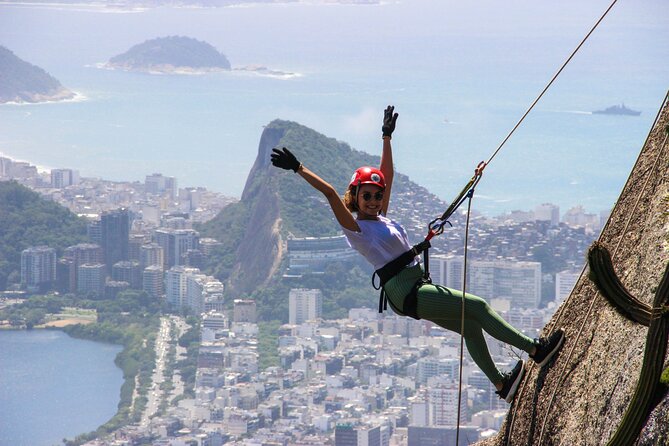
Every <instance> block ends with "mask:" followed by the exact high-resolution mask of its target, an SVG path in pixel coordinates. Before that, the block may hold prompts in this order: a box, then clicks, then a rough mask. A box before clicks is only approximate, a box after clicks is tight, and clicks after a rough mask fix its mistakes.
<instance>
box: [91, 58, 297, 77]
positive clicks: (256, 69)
mask: <svg viewBox="0 0 669 446" xmlns="http://www.w3.org/2000/svg"><path fill="white" fill-rule="evenodd" d="M90 66H92V67H94V68H98V69H100V70H108V71H123V72H126V73H142V74H149V75H154V76H170V75H172V76H204V75H207V74H237V73H244V74H246V73H248V74H254V75H256V76H260V77H268V78H271V79H280V80H287V79H296V78H300V77H304V74H302V73H297V72H292V71H281V70H274V69H271V68H267V67H266V66H264V65H246V66H243V67H232V68H229V69H228V68H217V67H211V68H191V67H175V66H173V65H164V66H163V65H161V66H149V67H146V68H133V67H129V66H126V65H120V64H110V63H109V62H98V63H96V64H93V65H90Z"/></svg>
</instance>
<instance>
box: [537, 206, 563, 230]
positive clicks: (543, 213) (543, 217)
mask: <svg viewBox="0 0 669 446" xmlns="http://www.w3.org/2000/svg"><path fill="white" fill-rule="evenodd" d="M534 219H535V220H539V221H550V222H551V226H558V225H559V224H560V206H556V205H554V204H551V203H543V204H540V205H539V206H537V207H535V208H534Z"/></svg>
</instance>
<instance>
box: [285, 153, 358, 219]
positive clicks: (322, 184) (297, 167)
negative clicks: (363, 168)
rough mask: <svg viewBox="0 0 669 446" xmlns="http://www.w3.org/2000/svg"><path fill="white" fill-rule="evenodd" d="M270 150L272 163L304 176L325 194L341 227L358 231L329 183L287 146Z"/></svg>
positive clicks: (349, 213)
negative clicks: (303, 162) (298, 158)
mask: <svg viewBox="0 0 669 446" xmlns="http://www.w3.org/2000/svg"><path fill="white" fill-rule="evenodd" d="M272 151H273V152H274V153H273V154H272V164H274V165H275V166H276V167H280V168H282V169H286V170H292V171H294V172H295V173H297V174H298V175H300V176H301V177H302V178H304V179H305V180H306V181H307V183H309V184H311V186H313V188H314V189H316V190H317V191H319V192H320V193H322V194H323V195H324V196H325V198H326V199H327V200H328V203H329V204H330V208H331V209H332V212H333V213H334V216H335V218H336V219H337V222H339V224H340V225H341V226H342V227H343V228H346V229H348V230H350V231H355V232H360V227H359V226H358V223H357V222H356V221H355V217H353V214H351V211H349V210H348V209H347V208H346V205H345V204H344V202H343V201H342V199H341V197H340V196H339V194H338V193H337V191H336V190H335V188H334V187H332V185H331V184H330V183H328V182H327V181H325V180H324V179H322V178H321V177H319V176H318V175H316V174H315V173H314V172H312V171H311V170H309V169H307V168H306V167H304V165H303V164H302V163H300V162H299V161H298V160H297V158H295V155H293V154H292V153H291V152H290V150H288V149H287V148H285V147H284V148H282V149H281V150H279V149H272Z"/></svg>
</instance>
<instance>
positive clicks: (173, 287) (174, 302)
mask: <svg viewBox="0 0 669 446" xmlns="http://www.w3.org/2000/svg"><path fill="white" fill-rule="evenodd" d="M199 273H200V270H199V269H197V268H187V267H185V266H175V267H173V268H170V269H169V270H167V271H166V272H165V297H166V299H167V303H168V304H169V306H170V307H171V308H172V309H181V308H183V306H184V301H185V299H186V277H187V276H188V275H189V274H199Z"/></svg>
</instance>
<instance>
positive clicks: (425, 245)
mask: <svg viewBox="0 0 669 446" xmlns="http://www.w3.org/2000/svg"><path fill="white" fill-rule="evenodd" d="M617 1H618V0H613V1H612V3H611V4H610V5H609V7H608V8H607V9H606V11H604V13H603V14H602V15H601V17H600V18H599V20H597V22H596V23H595V24H594V25H593V26H592V28H591V29H590V31H589V32H588V33H587V34H586V35H585V37H584V38H583V39H582V40H581V42H580V43H579V44H578V45H577V47H576V48H575V49H574V50H573V51H572V53H571V54H570V55H569V57H568V58H567V59H566V60H565V61H564V63H563V64H562V65H561V66H560V68H559V69H558V70H557V72H556V73H555V74H554V75H553V77H552V78H551V79H550V81H549V82H548V84H546V86H545V87H544V89H543V90H542V91H541V93H539V95H538V96H537V97H536V99H535V100H534V101H533V102H532V104H530V106H529V107H528V109H527V110H526V111H525V113H524V114H523V115H522V116H521V118H520V119H519V120H518V122H517V123H516V124H515V125H514V126H513V128H512V129H511V131H510V132H509V133H508V134H507V135H506V137H505V138H504V139H503V140H502V142H501V143H500V144H499V146H498V147H497V148H496V149H495V151H494V152H493V153H492V155H491V156H490V157H489V158H488V160H487V161H482V162H480V163H479V164H478V166H477V167H476V169H475V171H474V176H473V177H472V178H471V179H470V180H469V182H468V183H467V184H466V185H465V187H463V189H462V190H461V192H460V193H459V194H458V196H457V197H456V199H455V200H454V201H453V202H452V203H451V205H450V206H449V207H448V209H446V211H445V212H444V213H443V214H442V215H441V216H440V217H437V218H435V219H434V220H432V221H431V222H430V223H429V224H428V234H427V236H426V237H425V240H424V241H423V242H421V243H419V244H418V245H416V246H414V247H413V248H412V249H411V250H409V251H407V252H406V253H404V254H402V255H401V256H400V257H398V258H397V259H395V260H393V261H391V262H390V263H388V264H387V265H385V266H384V267H383V268H380V269H379V270H377V271H375V273H374V276H372V283H373V284H374V277H375V276H377V275H378V276H379V278H380V282H381V284H380V285H378V286H377V285H376V284H374V287H375V288H376V289H380V290H381V294H380V296H379V312H383V310H384V309H386V308H387V296H385V291H384V290H383V285H385V283H386V282H387V281H388V280H390V278H392V277H394V276H395V275H396V274H397V273H399V271H401V270H402V269H403V268H404V267H406V266H407V265H408V264H409V263H411V262H413V259H414V258H415V257H416V255H418V254H420V253H421V252H422V253H423V255H424V276H423V278H422V279H421V280H419V281H418V282H417V283H416V284H415V285H414V288H413V290H412V292H411V293H410V294H409V296H407V297H406V298H405V305H404V306H405V307H406V310H405V309H403V310H405V311H403V313H404V314H407V315H409V316H412V317H414V318H415V319H419V318H418V316H417V314H416V312H415V307H416V295H417V292H418V289H419V288H420V286H422V285H423V284H425V283H431V279H430V274H429V252H428V249H429V247H430V243H429V242H430V240H431V239H432V238H433V237H434V236H436V235H440V234H441V233H443V232H444V228H445V226H446V225H447V224H448V225H449V226H452V224H451V223H450V221H449V218H450V217H451V216H452V215H453V213H454V212H455V211H456V210H457V209H458V208H459V207H460V205H462V203H464V201H465V200H469V203H468V210H467V223H466V227H465V255H464V279H463V288H464V286H465V284H466V277H467V245H468V234H469V216H470V210H471V200H472V198H473V195H474V189H475V188H476V186H477V185H478V183H479V181H480V180H481V177H482V175H483V170H484V169H485V167H487V166H488V165H489V164H490V163H491V162H492V160H493V159H494V158H495V157H496V156H497V154H498V153H499V152H500V150H501V149H502V147H503V146H504V145H505V144H506V142H507V141H508V140H509V139H510V138H511V136H512V135H513V134H514V133H515V131H516V130H517V129H518V127H520V125H521V124H522V123H523V121H524V120H525V118H526V117H527V116H528V115H529V113H530V112H531V111H532V110H533V109H534V106H535V105H536V104H537V103H538V102H539V100H541V98H542V97H543V95H544V94H545V93H546V91H548V89H549V88H550V87H551V85H553V82H555V80H556V79H557V78H558V76H559V75H560V73H562V71H563V70H564V69H565V67H566V66H567V65H568V64H569V62H570V61H571V60H572V58H573V57H574V56H575V55H576V53H577V52H578V51H579V49H580V48H581V47H582V46H583V44H584V43H585V42H586V41H587V40H588V38H589V37H590V35H591V34H592V33H593V32H594V31H595V29H596V28H597V27H598V26H599V24H600V23H601V22H602V21H603V20H604V17H606V15H607V14H608V13H609V11H611V9H612V8H613V6H614V5H615V4H616V2H617ZM628 181H629V179H628ZM639 198H640V197H639ZM637 204H638V200H637ZM635 209H636V205H635ZM628 224H629V222H628ZM400 259H402V260H400ZM403 262H406V263H403ZM391 264H392V266H391ZM400 265H401V266H400ZM464 296H465V289H463V291H462V299H463V302H462V314H461V327H460V328H461V338H460V384H459V389H460V391H459V392H458V420H457V430H456V444H458V442H459V436H460V410H461V409H460V403H461V398H462V392H461V388H462V358H463V355H464V352H463V339H464V338H463V336H464ZM407 301H409V305H407ZM593 302H594V301H593ZM391 306H393V304H392V302H391ZM591 310H592V304H591V306H590V309H589V310H588V314H587V315H586V318H585V319H586V320H587V318H588V315H589V314H590V311H591ZM407 311H409V312H407ZM560 316H561V314H560V315H559V316H558V320H559V317H560ZM584 324H585V322H584ZM582 328H583V326H582V327H581V330H582ZM581 330H579V334H578V336H580V333H581ZM578 336H577V339H578ZM574 346H575V344H574ZM573 351H574V349H573V348H572V350H571V352H570V354H569V357H571V354H572V353H573ZM565 367H566V366H565ZM563 372H564V370H563ZM524 388H525V385H524V383H523V386H522V388H521V389H520V391H519V393H521V394H522V391H523V390H524ZM554 397H555V393H553V395H552V397H551V402H550V404H549V408H550V406H551V405H552V401H553V399H554ZM548 413H549V411H547V412H546V417H544V421H543V426H542V429H541V436H540V439H539V444H541V439H542V438H543V432H544V427H545V425H546V419H547V417H548ZM514 414H515V412H514ZM514 418H515V416H512V421H511V429H512V428H513V421H514ZM509 435H510V431H509Z"/></svg>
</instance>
